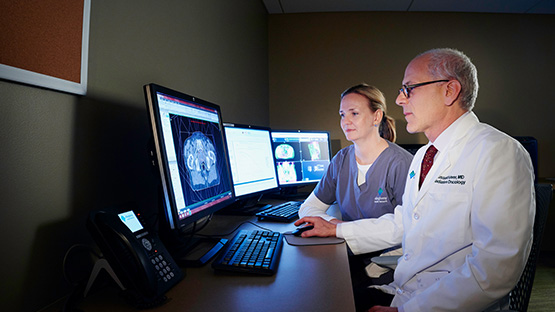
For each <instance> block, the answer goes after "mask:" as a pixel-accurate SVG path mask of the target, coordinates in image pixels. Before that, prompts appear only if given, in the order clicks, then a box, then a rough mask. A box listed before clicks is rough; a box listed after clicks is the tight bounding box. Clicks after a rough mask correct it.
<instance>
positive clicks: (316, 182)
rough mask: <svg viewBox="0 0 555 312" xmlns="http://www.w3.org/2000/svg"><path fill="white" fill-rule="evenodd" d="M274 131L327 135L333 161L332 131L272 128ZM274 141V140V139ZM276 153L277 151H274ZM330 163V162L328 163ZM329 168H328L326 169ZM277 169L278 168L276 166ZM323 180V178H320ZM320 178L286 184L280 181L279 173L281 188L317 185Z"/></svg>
mask: <svg viewBox="0 0 555 312" xmlns="http://www.w3.org/2000/svg"><path fill="white" fill-rule="evenodd" d="M272 132H282V133H323V134H326V135H327V143H328V144H327V145H328V157H329V163H331V160H332V158H333V153H332V150H331V137H330V133H329V131H327V130H303V129H272ZM272 142H273V140H272ZM274 153H275V151H274ZM275 160H276V159H275V156H274V165H275V166H277V163H276V162H275ZM328 165H329V164H328ZM326 170H327V169H326ZM276 171H277V168H276ZM320 180H321V179H320ZM320 180H318V181H299V182H295V183H286V184H281V183H280V182H279V175H278V184H279V186H280V189H282V190H283V189H291V188H296V187H303V186H308V185H316V184H318V183H319V182H320Z"/></svg>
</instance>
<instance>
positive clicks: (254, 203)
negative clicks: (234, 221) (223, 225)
mask: <svg viewBox="0 0 555 312" xmlns="http://www.w3.org/2000/svg"><path fill="white" fill-rule="evenodd" d="M261 198H262V196H260V197H258V198H248V199H241V200H238V201H236V202H234V203H233V204H231V205H229V206H227V207H225V208H224V209H222V210H220V211H218V212H216V213H217V214H223V215H234V216H254V215H255V214H256V213H257V212H259V211H262V210H264V209H268V208H270V207H272V205H270V204H263V203H260V199H261Z"/></svg>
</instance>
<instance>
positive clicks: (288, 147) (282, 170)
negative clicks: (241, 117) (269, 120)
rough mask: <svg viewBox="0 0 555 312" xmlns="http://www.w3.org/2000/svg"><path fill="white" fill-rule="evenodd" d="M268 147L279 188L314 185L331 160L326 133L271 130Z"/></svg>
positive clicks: (328, 138)
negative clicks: (271, 153)
mask: <svg viewBox="0 0 555 312" xmlns="http://www.w3.org/2000/svg"><path fill="white" fill-rule="evenodd" d="M272 145H273V148H274V158H275V159H274V160H275V165H276V170H277V174H278V181H279V185H280V187H282V188H284V187H295V186H302V185H306V184H315V183H318V182H319V181H320V179H322V177H323V176H324V174H325V172H326V170H327V168H328V165H329V163H330V160H331V148H330V146H331V144H330V136H329V133H328V132H327V131H303V130H272Z"/></svg>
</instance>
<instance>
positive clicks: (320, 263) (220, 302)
mask: <svg viewBox="0 0 555 312" xmlns="http://www.w3.org/2000/svg"><path fill="white" fill-rule="evenodd" d="M249 220H250V221H255V220H256V218H252V217H241V216H224V215H216V216H214V218H213V220H212V221H211V223H210V224H209V225H208V226H207V227H206V228H205V229H204V230H203V231H202V232H201V233H203V234H217V233H228V232H230V231H231V230H233V229H234V228H235V227H236V226H237V225H238V224H241V223H242V222H246V221H249ZM256 223H257V224H258V225H260V226H263V227H266V228H269V229H272V230H275V231H280V232H285V231H290V230H293V229H294V228H295V226H294V225H293V224H292V223H291V224H283V223H277V222H256ZM241 229H256V226H255V225H253V224H250V223H245V224H243V225H242V226H241ZM183 270H184V272H185V278H184V279H183V280H182V281H181V282H180V283H179V284H177V285H176V286H175V287H174V288H172V289H171V290H170V291H169V292H168V293H167V297H168V298H170V301H169V302H167V303H166V304H164V305H163V306H160V307H157V308H155V309H153V310H151V311H156V312H158V311H160V312H164V311H203V312H207V311H242V312H244V311H354V310H355V307H354V299H353V292H352V286H351V279H350V275H349V263H348V259H347V250H346V244H345V243H342V244H338V245H319V246H291V245H289V244H287V242H286V241H284V246H283V251H282V254H281V260H280V264H279V269H278V272H277V273H276V274H275V275H274V276H269V277H268V276H251V275H245V274H231V273H217V272H215V271H214V270H213V269H212V268H211V267H210V264H207V265H205V266H203V267H200V268H184V269H183ZM114 292H115V291H114ZM79 308H81V309H83V310H85V311H108V310H110V311H136V310H134V309H133V308H132V307H130V306H127V305H126V304H125V302H123V299H121V298H119V297H118V296H117V295H115V294H114V293H112V292H110V293H107V291H104V292H103V293H101V294H94V295H91V296H90V297H87V298H85V300H84V301H83V302H82V304H80V305H79Z"/></svg>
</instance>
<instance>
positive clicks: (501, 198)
mask: <svg viewBox="0 0 555 312" xmlns="http://www.w3.org/2000/svg"><path fill="white" fill-rule="evenodd" d="M434 146H436V148H437V149H438V150H439V152H438V153H437V155H436V157H435V161H434V165H433V166H432V168H431V170H430V172H429V173H428V176H427V177H426V180H425V181H424V183H423V185H422V188H421V189H420V190H418V177H419V176H420V164H421V162H422V158H423V157H424V153H425V151H426V149H427V147H428V146H424V147H423V148H421V149H420V150H419V151H418V152H417V153H416V155H415V157H414V159H413V161H412V163H411V166H410V169H409V173H408V177H407V184H406V187H405V193H404V195H403V205H402V206H397V207H396V209H395V211H394V213H393V214H387V215H384V216H382V217H380V218H378V219H365V220H359V221H353V222H348V223H342V224H339V225H338V230H337V236H339V237H345V238H350V241H351V242H352V243H351V244H350V247H351V249H352V250H353V252H355V253H366V252H370V251H374V250H381V249H384V248H387V247H390V246H394V245H396V244H398V243H399V242H401V240H402V244H403V251H404V255H403V256H402V257H401V259H400V260H399V263H398V266H397V269H396V270H395V279H394V282H393V283H392V284H390V285H388V286H386V288H387V289H388V290H389V292H391V293H393V294H395V297H394V299H393V302H392V306H397V307H399V310H400V311H481V310H484V309H485V308H487V307H488V306H490V305H491V304H493V303H495V302H496V301H497V300H499V299H501V298H503V297H504V296H506V295H507V294H508V293H509V291H510V290H511V289H512V288H513V287H514V285H515V284H516V282H517V281H518V278H519V277H520V275H521V273H522V271H523V269H524V266H525V264H526V260H527V258H528V254H529V252H530V247H531V244H532V227H533V222H534V215H535V200H534V198H535V194H534V185H533V180H534V177H533V168H532V163H531V160H530V157H529V155H528V153H527V152H526V150H525V149H524V148H523V147H522V145H521V144H520V143H519V142H517V141H516V140H514V139H512V138H511V137H509V136H507V135H506V134H503V133H502V132H500V131H498V130H496V129H494V128H493V127H491V126H489V125H486V124H483V123H480V122H479V121H478V118H477V117H476V115H474V113H472V112H470V113H467V114H465V115H463V116H462V117H460V118H459V119H458V120H457V121H455V122H454V123H453V124H452V125H451V126H450V127H449V128H447V129H446V130H445V131H444V132H442V134H441V135H440V136H439V137H438V138H437V139H436V141H435V142H434ZM360 228H364V229H365V231H366V232H367V233H368V235H365V236H358V237H353V233H357V232H358V230H359V229H360ZM357 229H358V230H357ZM354 241H356V242H354Z"/></svg>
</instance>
